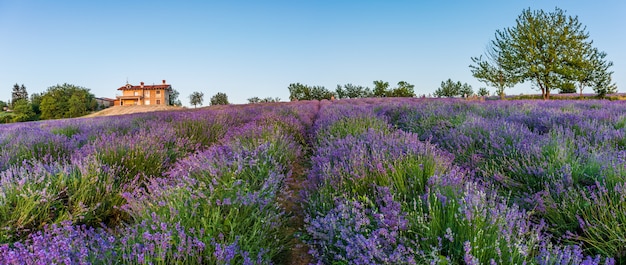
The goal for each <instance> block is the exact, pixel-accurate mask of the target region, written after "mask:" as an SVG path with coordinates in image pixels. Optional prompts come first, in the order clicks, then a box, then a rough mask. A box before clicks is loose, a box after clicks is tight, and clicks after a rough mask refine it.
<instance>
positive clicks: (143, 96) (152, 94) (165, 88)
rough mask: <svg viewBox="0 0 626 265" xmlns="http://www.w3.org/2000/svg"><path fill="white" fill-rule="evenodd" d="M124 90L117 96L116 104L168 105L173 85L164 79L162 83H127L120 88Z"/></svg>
mask: <svg viewBox="0 0 626 265" xmlns="http://www.w3.org/2000/svg"><path fill="white" fill-rule="evenodd" d="M117 90H120V91H122V95H121V96H119V95H118V96H116V98H117V99H116V100H115V106H135V105H168V104H169V102H170V93H171V92H172V86H171V85H169V84H167V83H166V82H165V80H163V83H162V84H158V85H144V83H143V82H141V83H140V85H138V86H133V85H131V84H128V83H127V84H126V85H125V86H122V87H120V88H118V89H117Z"/></svg>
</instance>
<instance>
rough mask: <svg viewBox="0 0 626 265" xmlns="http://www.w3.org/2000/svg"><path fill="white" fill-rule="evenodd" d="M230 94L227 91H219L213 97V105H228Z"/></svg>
mask: <svg viewBox="0 0 626 265" xmlns="http://www.w3.org/2000/svg"><path fill="white" fill-rule="evenodd" d="M228 104H230V103H228V96H227V95H226V93H222V92H217V94H215V95H213V96H212V97H211V106H213V105H228Z"/></svg>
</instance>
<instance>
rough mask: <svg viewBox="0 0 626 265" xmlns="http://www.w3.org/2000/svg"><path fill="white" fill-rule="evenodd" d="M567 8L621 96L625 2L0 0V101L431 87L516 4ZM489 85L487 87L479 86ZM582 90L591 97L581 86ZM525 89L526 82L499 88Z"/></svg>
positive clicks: (462, 63)
mask: <svg viewBox="0 0 626 265" xmlns="http://www.w3.org/2000/svg"><path fill="white" fill-rule="evenodd" d="M557 6H558V7H559V8H561V9H564V10H566V11H567V14H569V15H577V16H578V18H579V20H580V22H581V23H583V24H584V25H585V26H587V30H588V31H589V33H590V35H591V39H593V40H594V43H595V46H596V47H598V48H599V49H600V50H602V51H605V52H607V54H608V56H607V58H608V60H611V61H613V62H614V63H615V66H614V67H613V68H612V70H613V71H614V72H615V73H614V75H613V80H614V81H615V82H616V83H617V86H618V88H619V90H620V91H622V92H623V91H626V89H625V88H624V86H626V78H625V75H626V48H624V47H625V46H626V34H625V31H624V26H625V25H626V1H594V2H592V1H392V0H389V1H383V0H381V1H366V0H360V1H347V0H346V1H237V0H233V1H63V0H59V1H31V0H15V1H7V0H0V100H3V101H8V100H9V99H10V98H11V88H12V86H13V84H15V83H19V84H24V85H25V86H26V87H27V90H28V92H29V93H31V94H32V93H39V92H43V91H45V90H46V89H47V88H48V87H50V86H53V85H56V84H62V83H70V84H74V85H79V86H83V87H86V88H89V89H91V92H92V93H94V94H95V95H96V96H97V97H111V98H114V97H115V95H116V93H117V92H118V91H117V90H116V89H117V88H118V87H120V86H122V85H124V84H125V83H126V80H127V79H128V81H129V82H130V83H131V84H138V83H139V82H141V81H144V82H145V83H146V84H152V83H160V82H161V80H162V79H166V80H167V82H168V83H170V84H172V86H173V87H174V89H176V90H178V91H179V92H180V94H181V100H182V102H183V104H185V105H189V99H188V96H189V94H191V93H192V92H193V91H201V92H203V93H204V95H205V105H207V104H208V101H209V98H210V97H211V96H212V95H214V94H215V93H217V92H224V93H226V94H227V95H228V97H229V99H230V101H231V102H233V103H246V102H247V100H246V99H247V98H250V97H253V96H258V97H268V96H271V97H280V98H281V99H283V100H287V99H288V97H289V93H288V90H287V86H288V85H289V84H290V83H295V82H300V83H303V84H307V85H321V86H325V87H326V88H328V89H331V90H334V89H335V87H336V85H337V84H346V83H352V84H355V85H363V86H370V87H371V86H372V81H374V80H384V81H387V82H389V83H390V84H392V86H394V85H395V84H396V83H397V82H398V81H403V80H404V81H407V82H409V83H412V84H414V85H415V92H416V94H428V93H432V92H433V91H434V90H435V89H436V88H437V87H439V85H440V83H441V81H444V80H446V79H448V78H451V79H452V80H454V81H461V82H467V83H469V84H471V85H472V87H473V88H474V89H475V90H476V89H478V88H479V87H481V86H485V85H484V84H482V83H480V82H478V81H477V80H476V79H474V78H473V77H472V75H471V73H470V71H469V67H468V65H469V64H470V63H471V59H470V58H471V57H472V56H478V55H481V54H483V53H484V50H485V47H486V45H487V44H488V43H489V41H490V40H491V39H493V36H494V33H495V31H496V30H497V29H502V28H505V27H510V26H512V25H513V24H514V23H515V19H516V18H517V16H518V15H519V14H520V13H521V12H522V10H524V9H525V8H529V7H530V8H531V9H544V10H546V11H552V10H554V8H555V7H557ZM489 89H490V90H491V91H493V88H489ZM586 92H591V90H590V89H589V91H586ZM519 93H525V94H528V93H537V91H536V90H532V88H531V86H530V85H529V84H525V85H518V86H517V87H515V88H512V89H509V90H508V91H507V94H519Z"/></svg>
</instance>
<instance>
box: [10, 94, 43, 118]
mask: <svg viewBox="0 0 626 265" xmlns="http://www.w3.org/2000/svg"><path fill="white" fill-rule="evenodd" d="M13 114H14V116H13V121H14V122H22V121H32V120H34V119H35V117H36V116H37V115H36V114H35V112H34V111H33V106H32V105H31V104H30V102H28V100H25V99H19V100H18V101H16V102H14V103H13Z"/></svg>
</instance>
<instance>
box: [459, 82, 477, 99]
mask: <svg viewBox="0 0 626 265" xmlns="http://www.w3.org/2000/svg"><path fill="white" fill-rule="evenodd" d="M472 95H474V90H473V89H472V86H471V85H469V84H468V83H464V84H463V85H461V89H459V96H461V97H464V98H467V97H471V96H472Z"/></svg>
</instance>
